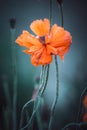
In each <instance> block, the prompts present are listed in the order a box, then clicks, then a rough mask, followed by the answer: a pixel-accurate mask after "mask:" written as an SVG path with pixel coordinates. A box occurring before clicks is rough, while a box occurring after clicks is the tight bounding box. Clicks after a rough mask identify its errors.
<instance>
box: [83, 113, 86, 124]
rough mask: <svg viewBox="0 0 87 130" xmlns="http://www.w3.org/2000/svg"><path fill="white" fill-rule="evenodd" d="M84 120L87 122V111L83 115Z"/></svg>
mask: <svg viewBox="0 0 87 130" xmlns="http://www.w3.org/2000/svg"><path fill="white" fill-rule="evenodd" d="M83 122H87V113H85V114H84V116H83Z"/></svg>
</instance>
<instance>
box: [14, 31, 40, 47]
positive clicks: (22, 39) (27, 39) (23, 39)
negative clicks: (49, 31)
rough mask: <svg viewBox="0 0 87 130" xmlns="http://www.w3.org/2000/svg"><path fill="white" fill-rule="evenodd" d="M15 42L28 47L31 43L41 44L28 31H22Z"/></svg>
mask: <svg viewBox="0 0 87 130" xmlns="http://www.w3.org/2000/svg"><path fill="white" fill-rule="evenodd" d="M16 43H18V44H19V45H20V46H24V47H26V48H30V47H31V46H32V45H36V46H42V44H41V43H40V41H39V39H38V38H36V37H34V36H33V35H31V34H30V33H29V32H28V31H23V33H22V34H21V35H20V36H19V37H18V38H17V39H16Z"/></svg>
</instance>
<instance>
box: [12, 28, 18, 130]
mask: <svg viewBox="0 0 87 130" xmlns="http://www.w3.org/2000/svg"><path fill="white" fill-rule="evenodd" d="M14 41H15V28H14V29H11V43H12V76H13V115H12V118H13V130H16V129H17V125H16V114H17V113H16V106H17V70H16V51H15V44H14Z"/></svg>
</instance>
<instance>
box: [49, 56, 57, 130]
mask: <svg viewBox="0 0 87 130" xmlns="http://www.w3.org/2000/svg"><path fill="white" fill-rule="evenodd" d="M55 66H56V97H55V100H54V102H53V105H52V110H51V117H50V122H49V127H48V130H51V128H52V122H53V117H54V112H55V108H56V104H57V100H58V96H59V93H58V92H59V73H58V62H57V56H55Z"/></svg>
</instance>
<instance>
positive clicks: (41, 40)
mask: <svg viewBox="0 0 87 130" xmlns="http://www.w3.org/2000/svg"><path fill="white" fill-rule="evenodd" d="M39 40H40V42H41V43H42V44H45V36H41V37H39Z"/></svg>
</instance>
